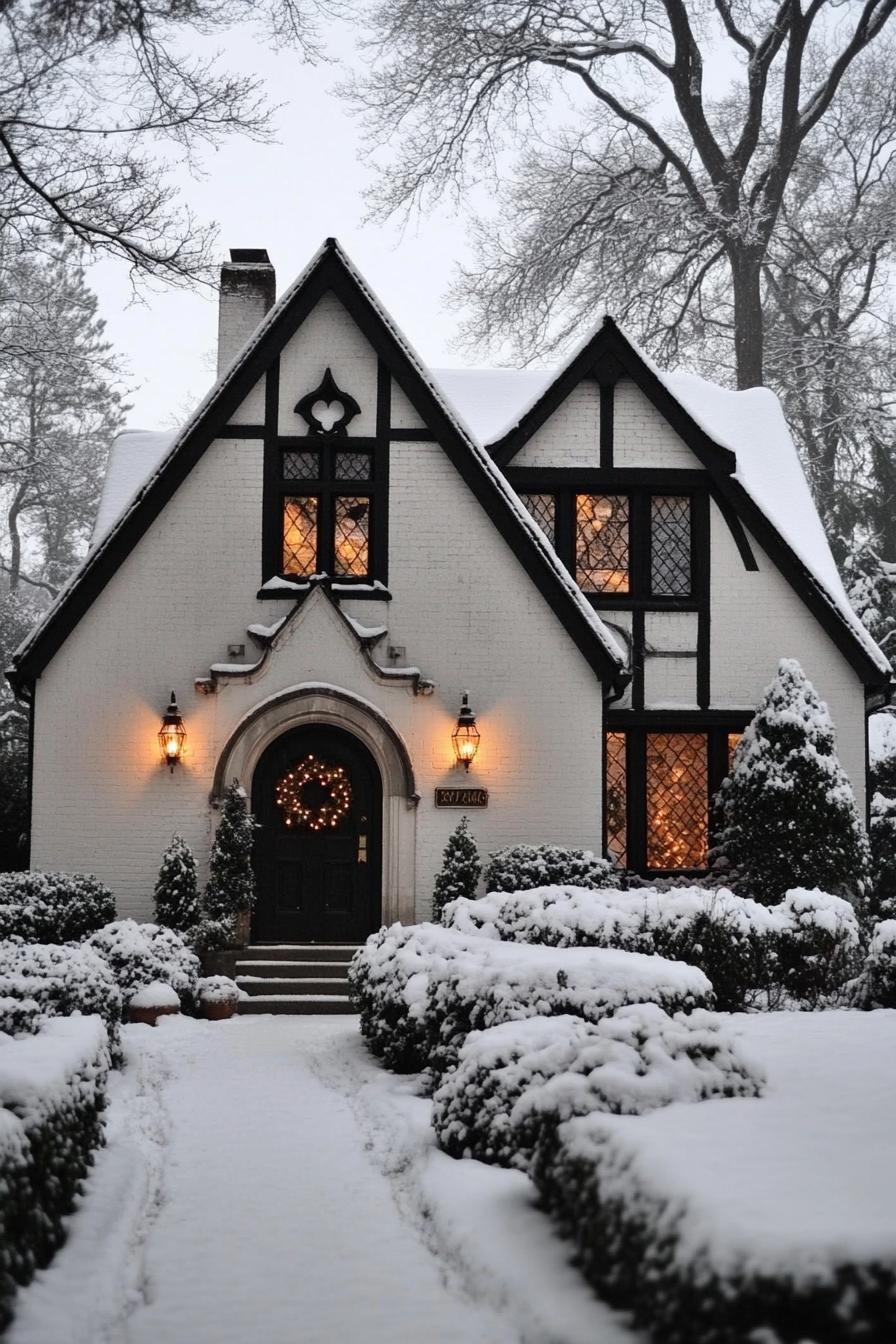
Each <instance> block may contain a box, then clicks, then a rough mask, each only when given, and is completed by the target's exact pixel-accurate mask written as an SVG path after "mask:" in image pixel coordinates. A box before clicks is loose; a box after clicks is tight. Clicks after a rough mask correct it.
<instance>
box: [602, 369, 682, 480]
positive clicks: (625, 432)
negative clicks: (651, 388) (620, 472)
mask: <svg viewBox="0 0 896 1344" xmlns="http://www.w3.org/2000/svg"><path fill="white" fill-rule="evenodd" d="M613 461H614V463H615V465H616V466H617V467H685V468H691V469H694V468H699V466H700V463H699V462H698V460H697V458H696V457H695V456H694V454H693V453H692V452H691V450H690V448H688V446H687V445H686V444H685V443H683V442H682V440H681V439H680V438H679V437H678V435H677V434H676V433H675V430H674V429H672V427H671V426H670V425H668V424H667V423H666V421H665V420H664V419H663V417H662V416H661V415H660V413H659V411H658V410H657V409H656V408H655V407H654V406H653V404H652V403H651V402H649V401H648V400H647V398H646V397H645V395H644V393H643V392H642V391H641V389H640V388H639V387H636V386H635V384H634V383H633V382H631V381H630V380H629V379H627V378H623V379H622V380H621V381H620V382H618V383H617V384H616V391H615V395H614V398H613Z"/></svg>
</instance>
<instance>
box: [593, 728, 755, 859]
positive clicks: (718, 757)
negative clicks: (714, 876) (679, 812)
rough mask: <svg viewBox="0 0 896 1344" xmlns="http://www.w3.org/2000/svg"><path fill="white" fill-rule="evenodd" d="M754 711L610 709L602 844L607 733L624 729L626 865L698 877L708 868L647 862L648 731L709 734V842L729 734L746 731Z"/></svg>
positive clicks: (603, 763) (604, 808)
mask: <svg viewBox="0 0 896 1344" xmlns="http://www.w3.org/2000/svg"><path fill="white" fill-rule="evenodd" d="M752 717H753V716H752V713H748V712H746V711H744V712H737V711H730V712H728V711H723V710H719V711H716V712H715V713H714V714H713V715H712V717H711V718H710V717H709V716H707V715H700V714H697V713H694V714H687V713H678V714H675V715H669V714H668V713H658V712H655V711H654V712H645V713H643V714H632V712H631V711H625V710H619V711H617V712H615V713H613V712H611V713H610V714H608V715H607V720H606V722H605V724H604V732H603V734H602V738H601V780H602V795H601V796H602V808H601V810H602V831H601V844H602V849H603V853H604V854H609V851H608V849H607V806H606V799H607V750H606V739H607V734H608V733H625V735H626V737H625V763H626V767H625V768H626V799H625V803H626V806H625V811H626V853H627V866H628V868H629V869H630V870H631V871H633V872H636V873H639V874H640V875H641V876H642V877H648V878H661V877H687V876H694V877H699V876H701V875H702V874H705V873H706V872H707V869H706V868H671V869H670V868H662V869H661V868H648V866H647V735H648V734H649V733H703V734H705V735H706V737H707V767H708V768H707V804H708V835H707V842H708V843H707V848H711V847H712V845H713V844H714V843H715V839H716V837H715V835H714V833H713V806H712V805H713V799H714V798H715V795H716V794H717V793H718V791H719V788H720V787H721V783H722V780H723V779H724V778H725V776H726V775H727V774H728V734H729V733H742V732H743V730H744V728H746V726H747V724H748V723H749V722H750V720H751V718H752Z"/></svg>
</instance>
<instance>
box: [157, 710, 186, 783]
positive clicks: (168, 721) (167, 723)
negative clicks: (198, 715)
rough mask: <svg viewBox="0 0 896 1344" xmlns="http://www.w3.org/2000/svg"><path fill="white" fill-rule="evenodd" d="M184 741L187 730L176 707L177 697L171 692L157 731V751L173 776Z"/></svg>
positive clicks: (181, 753)
mask: <svg viewBox="0 0 896 1344" xmlns="http://www.w3.org/2000/svg"><path fill="white" fill-rule="evenodd" d="M186 740H187V730H186V728H185V727H184V721H183V717H182V715H181V712H180V710H179V709H178V707H177V697H176V696H175V694H174V692H173V691H172V692H171V700H170V702H169V704H168V708H167V709H166V710H165V713H164V716H163V718H162V726H161V728H160V729H159V749H160V751H161V753H162V760H163V762H164V764H165V765H167V766H168V769H169V770H170V771H171V773H172V774H174V767H175V766H176V765H177V763H178V761H179V760H180V758H181V756H182V755H183V750H184V742H186Z"/></svg>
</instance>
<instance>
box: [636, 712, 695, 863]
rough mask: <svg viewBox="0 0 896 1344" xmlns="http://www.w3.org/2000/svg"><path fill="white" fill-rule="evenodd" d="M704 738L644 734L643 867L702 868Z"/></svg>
mask: <svg viewBox="0 0 896 1344" xmlns="http://www.w3.org/2000/svg"><path fill="white" fill-rule="evenodd" d="M708 772H709V762H708V750H707V739H706V734H705V733H648V734H647V867H648V868H656V869H681V868H705V867H706V860H707V830H708V825H709V774H708Z"/></svg>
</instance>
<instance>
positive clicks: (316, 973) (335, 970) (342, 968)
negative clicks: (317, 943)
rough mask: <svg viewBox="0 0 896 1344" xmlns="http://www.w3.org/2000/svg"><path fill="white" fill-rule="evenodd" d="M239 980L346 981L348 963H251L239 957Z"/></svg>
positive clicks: (237, 972) (237, 971) (237, 964)
mask: <svg viewBox="0 0 896 1344" xmlns="http://www.w3.org/2000/svg"><path fill="white" fill-rule="evenodd" d="M236 974H237V978H239V977H240V976H248V977H250V978H251V979H253V980H259V979H270V980H319V979H320V978H321V977H324V978H327V977H338V978H339V979H340V980H344V979H345V978H346V976H347V975H348V962H347V961H250V960H247V959H245V958H243V957H239V958H238V959H237V963H236Z"/></svg>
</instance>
